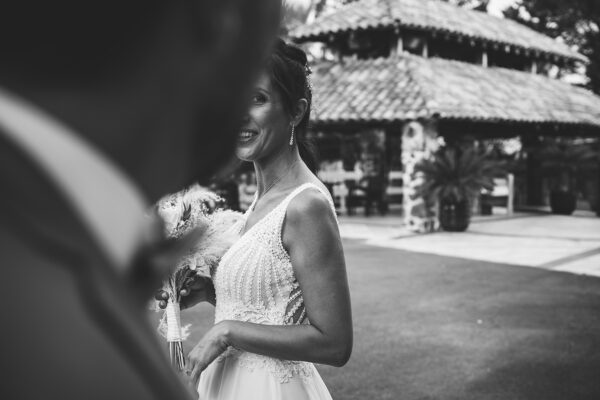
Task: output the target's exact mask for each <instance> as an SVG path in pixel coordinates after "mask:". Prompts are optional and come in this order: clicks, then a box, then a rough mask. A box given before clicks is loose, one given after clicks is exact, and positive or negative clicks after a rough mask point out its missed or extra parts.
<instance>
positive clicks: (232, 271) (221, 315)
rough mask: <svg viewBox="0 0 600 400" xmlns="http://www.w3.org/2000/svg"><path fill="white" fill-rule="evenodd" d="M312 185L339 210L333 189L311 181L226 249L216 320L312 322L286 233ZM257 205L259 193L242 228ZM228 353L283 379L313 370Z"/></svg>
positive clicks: (217, 275)
mask: <svg viewBox="0 0 600 400" xmlns="http://www.w3.org/2000/svg"><path fill="white" fill-rule="evenodd" d="M308 188H315V189H317V190H319V191H320V192H321V193H323V195H324V196H326V197H327V199H328V201H329V203H330V205H331V207H332V210H333V212H334V215H335V209H334V208H333V200H332V199H331V197H330V195H329V193H327V192H325V191H324V190H322V189H321V188H320V187H318V186H317V185H315V184H312V183H306V184H303V185H301V186H299V187H298V188H296V189H295V190H294V191H293V192H292V193H290V194H289V195H288V196H287V197H286V198H285V199H284V200H283V201H282V202H281V203H280V204H279V205H278V206H277V207H275V208H274V209H273V210H271V211H270V212H269V213H268V214H267V215H265V216H264V217H263V218H262V219H261V220H260V221H258V222H257V223H256V224H255V225H254V226H252V227H251V228H250V229H249V230H248V231H247V232H245V233H244V234H243V235H242V236H241V237H240V239H239V240H238V241H237V242H236V243H235V244H234V245H233V246H232V247H231V248H230V249H229V251H228V252H227V253H225V255H224V256H223V258H222V259H221V262H220V264H219V266H218V267H217V269H216V272H215V274H214V276H213V282H214V286H215V293H216V298H217V304H216V309H215V322H219V321H222V320H237V321H246V322H254V323H258V324H267V325H292V324H309V323H310V322H309V320H308V318H307V315H306V309H305V306H304V298H303V296H302V290H301V289H300V285H299V283H298V280H297V279H296V276H295V274H294V270H293V268H292V264H291V260H290V257H289V254H288V253H287V251H286V250H285V248H284V247H283V243H282V237H281V236H282V235H281V234H282V227H283V223H284V220H285V214H286V210H287V207H288V205H289V203H290V202H291V201H292V199H293V198H294V197H296V196H297V195H298V194H299V193H301V192H302V191H304V190H305V189H308ZM255 205H256V198H255V200H254V202H253V203H252V205H251V206H250V208H249V209H248V211H246V215H245V218H244V219H243V220H242V221H241V223H240V226H239V230H240V233H241V231H242V230H243V229H244V224H245V222H246V221H247V219H248V216H249V215H250V213H251V212H252V211H253V209H254V206H255ZM223 357H239V358H241V359H242V361H243V362H242V363H241V364H243V365H247V366H248V367H251V368H256V367H257V366H258V365H260V366H261V367H262V368H267V369H268V370H270V371H271V372H273V373H274V374H276V375H277V376H278V378H280V379H281V380H282V381H285V380H287V379H289V378H290V377H291V376H293V375H295V374H301V375H306V374H307V373H309V372H310V371H312V368H310V366H311V365H310V364H309V363H302V362H296V361H286V360H276V359H272V358H269V357H264V356H259V355H256V354H249V353H245V352H240V351H237V350H235V349H230V350H228V351H227V352H226V353H225V354H224V355H223ZM306 364H308V365H306Z"/></svg>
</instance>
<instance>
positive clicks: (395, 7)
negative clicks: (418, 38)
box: [290, 0, 588, 62]
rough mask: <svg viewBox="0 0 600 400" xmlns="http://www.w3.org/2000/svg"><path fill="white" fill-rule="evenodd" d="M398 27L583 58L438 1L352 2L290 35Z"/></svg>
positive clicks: (508, 23)
mask: <svg viewBox="0 0 600 400" xmlns="http://www.w3.org/2000/svg"><path fill="white" fill-rule="evenodd" d="M398 25H399V26H403V27H406V28H413V29H414V28H416V29H422V30H427V31H434V32H442V33H444V32H446V33H450V34H456V35H461V36H464V37H467V38H472V39H476V40H478V41H481V42H485V43H495V44H498V45H500V46H503V45H504V46H511V47H514V48H517V49H524V50H525V51H533V52H541V53H545V54H551V55H554V56H558V57H562V58H565V59H570V60H578V61H582V62H588V59H587V57H585V56H584V55H583V54H580V53H579V52H577V51H576V50H574V49H573V48H571V47H570V46H568V45H567V44H565V43H563V42H560V41H558V40H556V39H553V38H551V37H549V36H546V35H544V34H542V33H540V32H537V31H535V30H533V29H531V28H530V27H528V26H526V25H524V24H521V23H519V22H517V21H513V20H511V19H507V18H500V17H497V16H494V15H491V14H489V13H485V12H480V11H476V10H471V9H468V8H464V7H459V6H456V5H454V4H450V3H447V2H443V1H440V0H358V1H354V2H352V3H347V4H345V5H342V6H340V7H339V8H336V9H333V10H331V11H330V12H326V13H323V14H321V15H320V16H319V17H317V18H316V19H315V20H314V21H312V22H311V23H309V24H305V25H301V26H298V27H297V28H295V29H292V31H291V33H290V36H291V37H292V38H294V39H295V40H297V41H302V40H310V39H311V38H313V39H315V38H316V39H319V38H321V39H322V38H323V37H324V36H326V35H337V34H341V33H343V32H349V31H355V30H371V29H382V28H386V29H387V28H391V27H395V26H398Z"/></svg>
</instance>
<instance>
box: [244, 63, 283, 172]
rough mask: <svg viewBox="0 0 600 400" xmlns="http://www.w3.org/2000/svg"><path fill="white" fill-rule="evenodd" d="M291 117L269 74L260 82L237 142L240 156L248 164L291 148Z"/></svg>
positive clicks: (262, 76) (255, 89)
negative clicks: (288, 147)
mask: <svg viewBox="0 0 600 400" xmlns="http://www.w3.org/2000/svg"><path fill="white" fill-rule="evenodd" d="M290 121H291V118H290V116H289V115H288V113H287V112H286V110H285V107H284V105H283V103H282V102H281V97H280V95H279V93H278V92H277V90H276V89H275V88H274V87H273V85H272V84H271V80H270V79H269V76H268V75H267V74H266V73H263V74H262V75H261V77H260V79H259V80H258V82H257V84H256V86H255V88H254V93H253V95H252V102H251V104H250V109H249V110H248V114H247V115H246V117H245V118H244V121H243V125H242V129H241V131H240V134H239V136H238V140H237V149H236V154H237V156H238V158H239V159H241V160H244V161H257V160H260V159H261V158H264V157H268V156H270V155H272V154H275V153H277V152H278V151H280V150H281V149H282V148H283V147H285V146H286V145H287V142H288V140H289V135H290V133H291V125H290Z"/></svg>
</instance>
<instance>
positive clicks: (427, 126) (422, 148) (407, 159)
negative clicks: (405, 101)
mask: <svg viewBox="0 0 600 400" xmlns="http://www.w3.org/2000/svg"><path fill="white" fill-rule="evenodd" d="M438 147H439V144H438V141H437V126H436V124H435V122H434V121H424V122H417V121H412V122H409V123H407V124H406V125H405V126H404V129H403V131H402V166H403V169H404V175H403V207H404V223H405V225H406V227H407V228H408V229H409V230H411V231H413V232H419V233H426V232H432V231H434V230H436V229H437V227H438V219H437V209H436V206H437V204H431V203H430V202H428V201H426V200H425V199H424V198H423V197H420V196H418V195H417V194H416V189H417V188H418V187H419V186H420V185H422V184H423V182H424V178H423V175H422V174H420V173H416V172H415V165H416V164H417V163H419V162H420V161H421V160H424V159H427V158H429V157H431V156H432V155H433V153H434V152H435V151H436V150H437V149H438Z"/></svg>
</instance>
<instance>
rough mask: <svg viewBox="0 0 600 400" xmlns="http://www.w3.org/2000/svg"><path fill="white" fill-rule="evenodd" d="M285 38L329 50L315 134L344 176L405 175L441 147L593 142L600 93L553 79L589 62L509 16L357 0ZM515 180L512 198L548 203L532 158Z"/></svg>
mask: <svg viewBox="0 0 600 400" xmlns="http://www.w3.org/2000/svg"><path fill="white" fill-rule="evenodd" d="M290 37H291V38H292V39H293V40H294V41H296V42H297V43H307V42H318V43H321V44H322V45H323V48H324V52H325V53H326V54H329V55H330V57H329V59H326V58H324V59H322V60H319V61H316V62H315V63H314V65H313V67H312V68H313V75H312V84H313V88H314V102H313V103H314V107H313V109H314V112H313V118H312V119H313V131H312V132H313V134H314V136H315V137H316V139H317V141H318V142H319V147H320V149H321V150H322V152H323V153H324V155H325V156H326V158H327V157H329V158H339V159H341V160H344V161H345V164H346V165H345V167H346V168H347V169H351V168H352V165H351V164H352V158H353V157H355V158H356V157H366V158H371V159H373V158H377V157H379V159H380V160H379V162H375V164H377V165H379V167H378V168H379V169H380V170H382V171H385V173H386V174H387V173H388V172H389V171H395V170H396V171H400V170H402V171H404V173H405V177H408V176H407V175H406V174H407V173H410V168H411V165H410V164H411V163H413V164H414V162H416V161H418V159H419V157H422V156H423V155H424V154H426V153H427V152H428V151H431V150H433V149H435V147H436V146H437V144H438V143H440V141H442V140H443V141H445V142H446V143H448V142H453V141H456V140H464V139H465V138H473V139H475V140H488V139H499V138H520V141H521V143H522V144H523V147H524V148H535V147H536V146H537V145H538V143H539V142H540V138H542V137H544V136H564V137H573V138H576V137H582V138H590V137H598V136H600V97H598V96H596V95H594V94H593V93H592V92H590V91H588V90H586V89H584V88H581V87H577V86H574V85H571V84H569V83H567V82H565V81H563V80H559V79H556V75H557V71H560V70H561V69H563V68H565V67H573V66H577V65H584V64H585V63H587V59H586V57H584V56H583V55H581V54H579V53H578V52H576V51H574V50H572V49H571V48H570V47H568V46H567V45H565V44H563V43H561V42H559V41H557V40H553V39H551V38H549V37H546V36H544V35H542V34H540V33H538V32H535V31H533V30H531V29H529V28H528V27H526V26H523V25H521V24H519V23H517V22H515V21H512V20H507V19H502V18H499V17H495V16H492V15H489V14H486V13H483V12H478V11H473V10H469V9H466V8H461V7H457V6H454V5H452V4H449V3H446V2H441V1H438V0H359V1H356V2H352V3H349V4H347V5H345V6H342V7H340V8H338V9H336V10H334V11H333V12H330V13H326V14H323V15H321V16H319V17H317V18H316V19H315V20H314V21H313V22H311V23H309V24H304V25H301V26H298V27H296V28H294V29H293V30H292V31H291V32H290ZM442 138H443V139H442ZM356 154H360V155H358V156H357V155H356ZM373 154H375V155H373ZM377 154H379V155H377ZM372 164H373V163H372ZM517 178H518V179H517V190H518V195H519V196H518V199H517V201H518V202H519V203H521V204H529V205H540V204H543V203H544V201H545V198H544V192H543V183H542V178H541V175H540V165H539V160H536V158H535V157H534V156H533V155H530V156H529V157H527V161H526V172H525V173H524V174H523V176H519V177H517ZM407 180H409V179H405V182H404V185H405V187H407V185H409V183H408V182H407ZM406 197H407V196H405V198H406ZM405 201H406V200H405ZM404 206H405V212H408V214H409V217H410V214H411V207H413V205H411V204H407V203H406V202H405V204H404ZM410 223H412V224H417V225H418V224H420V222H419V221H418V219H417V220H416V221H412V222H410ZM417 228H418V227H417Z"/></svg>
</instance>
